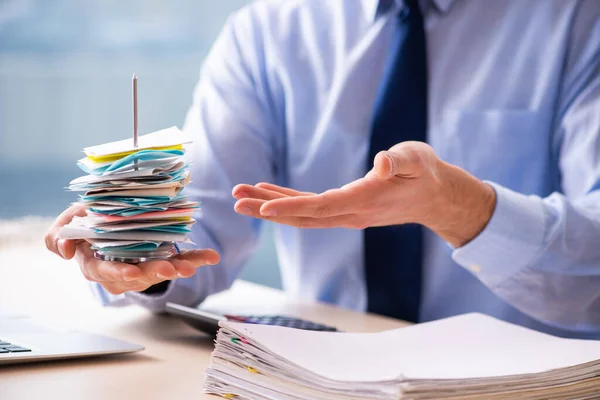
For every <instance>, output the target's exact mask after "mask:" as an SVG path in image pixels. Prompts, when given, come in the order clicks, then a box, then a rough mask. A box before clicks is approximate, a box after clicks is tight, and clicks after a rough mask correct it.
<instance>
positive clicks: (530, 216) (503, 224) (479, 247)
mask: <svg viewBox="0 0 600 400" xmlns="http://www.w3.org/2000/svg"><path fill="white" fill-rule="evenodd" d="M486 183H487V184H489V185H490V186H492V188H493V189H494V190H495V191H496V207H495V209H494V213H493V214H492V217H491V219H490V220H489V222H488V224H487V225H486V227H485V228H484V229H483V231H481V232H480V233H479V235H477V236H476V237H475V238H474V239H473V240H471V241H470V242H468V243H467V244H465V245H464V246H462V247H459V248H457V249H455V250H454V251H453V253H452V258H453V259H454V261H455V262H456V263H458V264H460V265H461V266H463V267H465V268H467V269H468V270H470V271H471V272H472V273H473V274H474V275H475V276H476V277H477V278H478V279H480V280H481V281H482V282H483V283H485V284H486V285H487V286H488V287H490V288H494V287H497V286H498V285H501V284H502V283H503V282H504V281H506V280H507V279H508V278H510V277H511V276H514V275H515V274H516V273H518V272H519V271H520V270H522V269H523V268H525V267H526V266H528V265H530V264H531V263H532V262H533V261H534V260H535V258H536V257H538V255H539V254H540V253H541V250H542V249H543V244H544V236H545V213H544V205H543V202H542V199H541V198H540V197H537V196H526V195H523V194H521V193H517V192H513V191H512V190H509V189H507V188H505V187H502V186H500V185H497V184H495V183H493V182H486Z"/></svg>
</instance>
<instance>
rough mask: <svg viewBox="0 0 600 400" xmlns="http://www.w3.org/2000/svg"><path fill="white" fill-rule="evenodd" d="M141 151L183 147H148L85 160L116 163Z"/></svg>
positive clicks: (89, 157) (179, 147)
mask: <svg viewBox="0 0 600 400" xmlns="http://www.w3.org/2000/svg"><path fill="white" fill-rule="evenodd" d="M142 150H183V146H182V145H180V144H178V145H175V146H167V147H148V148H145V149H139V150H131V151H123V152H121V153H115V154H108V155H105V156H87V158H88V160H91V161H94V162H109V161H117V160H119V159H121V158H123V157H127V156H128V155H130V154H134V153H137V152H138V151H142Z"/></svg>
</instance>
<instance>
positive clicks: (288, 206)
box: [260, 189, 357, 218]
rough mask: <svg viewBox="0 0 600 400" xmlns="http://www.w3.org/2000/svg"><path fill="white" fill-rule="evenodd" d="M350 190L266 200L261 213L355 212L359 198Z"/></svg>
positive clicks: (317, 214)
mask: <svg viewBox="0 0 600 400" xmlns="http://www.w3.org/2000/svg"><path fill="white" fill-rule="evenodd" d="M353 193H354V192H353V191H350V190H340V189H334V190H330V191H327V192H324V193H321V194H318V195H314V196H299V197H286V198H281V199H275V200H271V201H268V202H266V203H265V204H263V205H262V206H261V208H260V214H261V215H262V216H266V217H277V216H282V217H283V216H294V217H313V218H329V217H334V216H338V215H344V214H353V211H354V209H355V208H356V207H355V205H356V203H357V199H356V198H355V197H353V196H352V194H353Z"/></svg>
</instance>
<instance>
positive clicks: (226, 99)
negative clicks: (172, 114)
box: [92, 7, 279, 311]
mask: <svg viewBox="0 0 600 400" xmlns="http://www.w3.org/2000/svg"><path fill="white" fill-rule="evenodd" d="M256 18H257V16H256V13H253V12H252V9H251V7H245V8H243V9H241V10H240V11H238V12H237V13H235V14H233V15H232V16H231V17H230V19H229V20H228V22H227V23H226V25H225V27H224V29H223V31H222V32H221V34H220V36H219V38H218V39H217V40H216V42H215V44H214V45H213V47H212V49H211V51H210V53H209V55H208V56H207V58H206V60H205V62H204V64H203V67H202V69H201V73H200V79H199V82H198V84H197V86H196V89H195V93H194V99H193V104H192V106H191V108H190V110H189V111H188V113H187V116H186V120H185V124H184V127H183V130H184V131H187V132H189V133H191V135H192V137H193V140H194V143H193V146H192V147H193V148H192V149H191V151H190V152H189V156H190V161H191V162H192V165H191V177H192V183H191V184H190V185H189V186H188V187H186V189H185V191H186V193H187V195H188V196H189V197H190V199H192V200H195V201H199V202H200V203H201V208H202V211H201V212H200V215H198V216H197V217H196V219H197V222H196V224H194V226H193V228H192V233H191V235H190V236H191V239H192V240H193V241H194V243H195V246H193V247H197V248H213V249H215V250H216V251H217V252H218V253H219V254H220V255H221V262H220V263H219V265H216V266H204V267H200V268H199V269H198V270H197V272H196V274H195V275H194V276H193V277H190V278H186V279H176V280H174V281H172V282H171V284H170V285H169V287H168V289H167V290H166V292H163V293H157V294H153V295H144V294H141V293H136V292H127V293H125V294H123V295H117V296H115V295H111V294H109V293H107V292H106V291H104V290H103V289H102V287H101V286H100V285H98V284H95V285H93V287H92V290H93V291H94V292H95V293H96V295H97V297H98V298H99V299H100V300H101V302H102V303H104V304H105V305H114V306H123V305H129V304H140V305H142V306H144V307H147V308H149V309H151V310H153V311H161V310H163V309H164V307H165V303H166V302H177V303H180V304H186V305H197V304H199V303H200V302H201V301H203V299H204V298H205V297H206V296H208V295H210V294H212V293H216V292H218V291H221V290H224V289H227V288H228V287H229V286H230V285H231V283H232V282H233V280H234V279H235V278H236V276H237V275H238V273H239V272H240V270H241V268H242V267H243V265H244V263H245V262H246V260H247V259H248V258H249V256H250V254H251V253H252V252H253V250H254V249H255V247H256V245H257V241H258V237H259V229H260V222H259V221H258V220H255V219H251V218H248V217H246V216H242V215H238V214H237V213H235V211H234V210H233V206H234V203H235V199H233V197H232V196H231V191H232V189H233V187H234V186H235V185H236V184H238V183H248V184H255V183H258V182H261V181H266V182H272V181H273V177H274V171H275V160H274V153H275V152H276V150H275V147H276V142H277V138H275V137H274V134H275V132H277V131H278V119H277V115H278V112H277V110H276V109H275V106H274V102H273V99H272V97H271V96H272V95H271V93H272V90H271V84H272V83H271V82H270V81H268V80H267V79H274V78H273V77H269V78H267V76H266V75H267V74H265V73H264V70H265V68H264V49H263V41H262V35H261V31H260V27H261V24H260V23H258V21H256ZM277 152H279V150H277ZM182 247H184V246H182Z"/></svg>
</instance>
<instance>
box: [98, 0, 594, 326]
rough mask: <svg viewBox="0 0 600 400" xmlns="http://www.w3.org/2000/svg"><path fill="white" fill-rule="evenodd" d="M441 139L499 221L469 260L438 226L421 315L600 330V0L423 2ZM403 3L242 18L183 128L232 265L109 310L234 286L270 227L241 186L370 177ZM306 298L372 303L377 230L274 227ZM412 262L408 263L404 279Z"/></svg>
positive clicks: (226, 33) (443, 151)
mask: <svg viewBox="0 0 600 400" xmlns="http://www.w3.org/2000/svg"><path fill="white" fill-rule="evenodd" d="M422 5H423V7H424V12H425V17H426V34H427V45H428V63H429V131H428V142H429V143H430V144H431V145H432V146H433V148H434V149H435V151H436V152H437V154H438V155H439V156H440V157H441V158H442V159H444V160H445V161H447V162H450V163H453V164H455V165H457V166H460V167H462V168H464V169H465V170H467V171H469V172H470V173H472V174H473V175H475V176H476V177H478V178H480V179H482V180H486V181H487V182H489V183H490V184H491V185H493V187H494V188H495V190H496V192H497V205H496V209H495V212H494V214H493V216H492V218H491V220H490V222H489V224H488V225H487V227H486V228H485V229H484V231H483V232H481V234H479V236H477V237H476V238H475V239H474V240H472V241H471V242H470V243H468V244H466V245H465V246H463V247H461V248H457V249H453V248H452V247H451V246H450V245H449V244H447V243H446V242H444V241H442V240H441V239H440V238H438V237H437V236H435V235H434V234H432V233H430V232H428V234H427V237H426V242H425V249H426V258H425V265H424V287H423V291H422V293H423V298H422V308H421V320H423V321H428V320H433V319H437V318H442V317H447V316H451V315H456V314H460V313H466V312H472V311H476V312H483V313H486V314H490V315H493V316H496V317H499V318H502V319H504V320H506V321H510V322H514V323H517V324H521V325H524V326H528V327H533V328H536V329H540V330H543V331H547V332H551V333H557V334H562V335H569V336H581V337H600V195H599V193H600V192H599V190H598V189H599V188H600V1H597V0H591V1H577V0H528V1H522V0H519V1H517V0H513V1H511V0H494V1H481V0H432V1H423V2H422ZM401 7H402V5H401V2H399V1H398V2H394V1H387V2H386V1H383V0H381V1H376V0H362V1H361V0H327V1H323V0H265V1H259V2H256V3H254V4H252V5H250V6H248V7H246V8H244V9H242V10H240V11H239V12H237V13H235V14H234V15H233V16H231V18H230V19H229V21H228V23H227V24H226V26H225V28H224V29H223V32H222V34H221V35H220V37H219V39H218V40H217V41H216V43H215V44H214V47H213V49H212V51H211V53H210V55H209V56H208V58H207V59H206V61H205V64H204V66H203V68H202V71H201V76H200V80H199V83H198V86H197V88H196V91H195V96H194V101H193V105H192V107H191V109H190V111H189V113H188V115H187V118H186V122H185V129H186V130H187V131H188V132H190V133H192V134H193V136H194V140H195V146H194V151H193V153H192V157H193V160H194V165H193V170H192V177H193V183H192V185H191V189H190V192H189V193H190V194H191V195H192V197H194V198H196V199H197V200H200V201H202V208H203V215H202V216H201V217H200V218H199V222H198V223H197V224H196V225H195V226H194V228H193V229H194V231H193V240H194V241H195V242H196V244H197V245H198V246H199V247H210V248H215V249H216V250H217V251H218V252H219V253H220V254H221V255H222V261H221V263H220V265H218V266H214V267H202V268H200V269H199V270H198V272H197V274H196V275H195V276H194V277H192V278H188V279H179V280H176V281H174V282H173V283H172V284H171V286H170V288H169V290H168V291H167V292H166V293H165V294H164V295H160V296H144V295H141V294H139V293H127V294H125V295H120V296H111V295H108V294H107V293H106V292H104V291H102V290H101V289H99V288H98V287H97V288H96V289H98V290H97V293H98V294H99V295H100V297H101V298H102V300H103V301H104V302H105V303H107V304H113V305H125V304H131V303H137V304H142V305H144V306H146V307H148V308H151V309H155V310H157V309H161V308H162V307H164V304H165V302H166V301H175V302H180V303H184V304H197V303H200V302H201V301H202V300H203V299H204V298H205V297H206V296H207V295H209V294H211V293H214V292H217V291H220V290H223V289H225V288H227V287H228V286H229V285H230V284H231V283H232V281H233V280H234V279H235V278H236V276H237V275H238V273H239V272H240V269H241V268H242V267H243V266H244V263H245V261H246V260H247V259H248V257H249V255H250V254H251V253H252V251H253V250H254V249H255V247H256V244H257V238H258V233H259V228H260V221H258V220H254V219H251V218H249V217H245V216H242V215H238V214H236V213H235V212H234V211H233V205H234V199H233V198H232V197H231V189H232V188H233V187H234V186H235V185H236V184H238V183H250V184H254V183H257V182H261V181H267V182H275V183H278V184H280V185H284V186H289V187H292V188H295V189H298V190H302V191H311V192H321V191H325V190H327V189H330V188H334V187H340V186H342V185H344V184H346V183H348V182H350V181H352V180H355V179H357V178H360V177H361V176H363V175H364V174H365V172H366V170H365V158H366V154H367V149H368V143H369V134H370V121H371V116H372V112H373V103H374V100H375V95H376V92H377V88H378V85H379V82H380V77H381V74H382V69H383V67H384V64H385V59H386V57H387V56H388V53H389V44H390V41H391V39H392V37H393V35H394V29H396V23H395V19H394V16H395V15H396V13H397V12H398V10H399V8H401ZM275 235H276V243H277V248H278V256H279V262H280V265H281V270H282V276H283V285H284V287H285V289H286V290H287V291H288V292H290V293H291V294H292V295H295V296H298V297H301V298H305V299H310V300H313V299H314V300H321V301H325V302H331V303H335V304H338V305H340V306H343V307H348V308H351V309H355V310H365V309H366V300H367V294H366V287H365V280H364V271H363V243H362V240H363V233H362V231H360V230H351V229H327V230H318V229H308V230H301V229H296V228H292V227H288V226H277V227H276V234H275ZM402 267H403V266H401V265H399V266H398V268H402Z"/></svg>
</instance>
